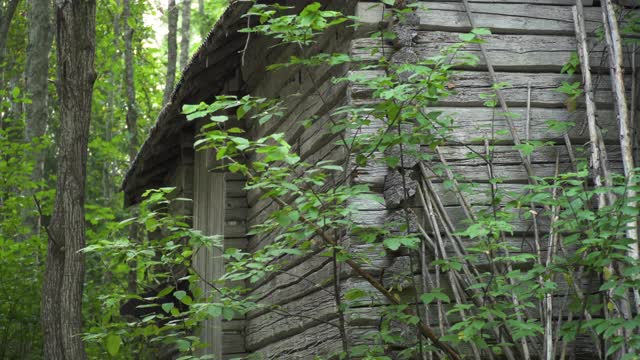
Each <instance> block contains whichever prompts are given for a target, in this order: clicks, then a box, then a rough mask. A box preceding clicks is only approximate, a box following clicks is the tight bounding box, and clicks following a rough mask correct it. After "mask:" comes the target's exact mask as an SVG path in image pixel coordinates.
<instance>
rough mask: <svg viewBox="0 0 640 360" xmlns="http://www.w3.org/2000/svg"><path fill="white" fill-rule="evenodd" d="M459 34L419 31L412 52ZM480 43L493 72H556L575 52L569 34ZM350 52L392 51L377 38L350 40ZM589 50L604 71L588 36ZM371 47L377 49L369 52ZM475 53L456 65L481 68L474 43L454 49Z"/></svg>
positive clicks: (424, 55)
mask: <svg viewBox="0 0 640 360" xmlns="http://www.w3.org/2000/svg"><path fill="white" fill-rule="evenodd" d="M460 34H461V33H452V32H442V31H419V32H418V35H417V36H416V38H415V39H414V43H415V45H414V47H413V48H412V49H413V51H415V53H416V54H417V56H418V58H419V59H428V58H431V57H434V56H439V55H440V52H441V50H443V49H444V48H446V47H448V46H451V45H454V44H458V43H460V42H461V40H460V38H459V35H460ZM483 39H484V40H486V43H485V44H484V45H485V47H486V49H487V51H488V53H489V57H490V59H491V62H492V64H493V66H494V68H495V70H496V71H523V72H524V71H528V72H560V70H561V69H562V67H563V66H564V65H565V64H566V63H567V61H568V60H569V58H570V56H571V54H572V53H574V52H575V51H576V40H575V37H573V36H551V35H502V34H494V35H487V36H483ZM352 43H353V49H352V54H353V55H354V56H356V57H359V58H361V59H362V60H365V61H371V60H374V61H375V60H377V59H379V58H380V56H381V55H382V54H383V53H384V54H386V55H389V54H393V52H394V51H393V48H392V46H391V44H390V43H389V42H387V43H385V45H384V46H383V47H382V48H381V47H380V40H379V39H369V38H366V39H355V40H353V42H352ZM589 48H590V49H591V53H590V55H591V63H592V64H593V66H592V69H593V70H594V71H596V70H604V69H605V68H606V63H605V61H604V59H605V58H604V47H603V45H602V44H600V43H599V42H598V41H597V39H595V38H590V39H589ZM372 49H378V51H377V52H375V53H372V52H371V50H372ZM467 55H471V56H475V57H477V58H478V63H477V65H476V66H473V67H472V66H468V65H465V66H460V68H463V69H482V68H485V65H486V63H485V59H484V57H483V56H481V53H480V49H479V46H478V45H477V44H468V45H467V46H466V47H465V48H463V49H462V50H460V51H459V52H458V55H457V57H458V58H460V57H461V56H467Z"/></svg>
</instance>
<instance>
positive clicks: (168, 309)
mask: <svg viewBox="0 0 640 360" xmlns="http://www.w3.org/2000/svg"><path fill="white" fill-rule="evenodd" d="M171 309H173V303H171V302H169V303H164V304H162V310H164V312H166V313H170V312H171Z"/></svg>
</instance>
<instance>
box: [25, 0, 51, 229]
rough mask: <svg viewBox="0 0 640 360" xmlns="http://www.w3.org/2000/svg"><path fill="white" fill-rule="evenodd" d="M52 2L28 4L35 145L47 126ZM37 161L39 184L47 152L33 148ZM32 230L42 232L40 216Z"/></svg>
mask: <svg viewBox="0 0 640 360" xmlns="http://www.w3.org/2000/svg"><path fill="white" fill-rule="evenodd" d="M50 16H51V2H50V1H49V0H30V1H29V43H28V46H27V60H26V62H27V63H26V76H25V77H26V84H25V85H26V86H25V87H26V92H27V96H28V97H29V98H31V104H27V105H26V127H25V140H26V141H27V142H29V143H34V141H37V140H38V139H40V138H42V136H43V135H44V134H45V130H46V127H47V123H48V121H47V117H48V107H47V102H48V83H47V78H48V75H49V52H50V50H51V42H52V40H53V36H51V21H50ZM32 156H33V158H34V159H35V162H34V165H33V171H32V173H31V178H32V179H33V181H36V182H39V181H41V180H43V178H44V159H45V152H44V150H43V149H42V148H34V149H33V152H32ZM35 219H36V220H35V221H34V224H33V227H34V231H35V232H36V233H38V232H39V229H40V221H39V219H40V217H39V216H38V217H36V218H35Z"/></svg>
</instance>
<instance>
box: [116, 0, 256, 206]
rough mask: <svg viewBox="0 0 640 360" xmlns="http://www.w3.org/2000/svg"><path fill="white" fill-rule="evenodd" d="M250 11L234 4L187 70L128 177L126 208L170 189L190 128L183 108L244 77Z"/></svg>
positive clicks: (237, 1) (241, 3)
mask: <svg viewBox="0 0 640 360" xmlns="http://www.w3.org/2000/svg"><path fill="white" fill-rule="evenodd" d="M251 5H252V2H250V1H243V0H235V1H231V3H230V4H229V6H228V7H227V9H226V10H225V12H224V13H223V15H222V16H221V17H220V19H219V20H218V22H217V23H216V25H215V26H214V27H213V29H212V30H211V31H210V32H209V34H208V35H207V37H206V39H205V41H204V42H203V43H202V44H201V45H200V47H199V48H198V50H197V51H196V53H195V54H194V55H193V56H192V58H191V60H190V61H189V63H188V64H187V65H186V66H185V68H184V69H183V70H182V76H181V77H180V81H179V82H178V83H177V84H176V86H175V88H174V90H173V93H172V94H171V98H170V100H169V102H168V103H167V104H165V106H164V107H163V108H162V110H161V111H160V114H159V115H158V118H157V120H156V123H155V125H154V126H153V127H152V128H151V130H150V131H149V134H148V136H147V139H146V140H145V142H144V143H143V144H142V147H141V148H140V151H139V152H138V154H137V155H136V158H135V159H134V160H133V162H132V164H131V166H130V168H129V170H128V171H127V173H126V174H125V177H124V181H123V183H122V190H123V191H124V193H125V205H126V206H129V205H132V204H135V203H137V202H139V201H140V196H141V194H142V193H143V192H144V190H146V189H149V188H153V187H159V186H166V184H165V181H166V180H165V177H166V176H167V174H168V173H169V171H170V169H171V168H172V167H173V166H175V163H176V161H177V159H178V158H179V156H180V144H181V132H182V130H183V129H184V128H185V127H187V126H189V124H188V123H187V121H186V118H185V117H184V115H182V114H181V108H182V106H183V105H184V104H188V103H199V102H201V101H211V100H212V99H213V97H214V96H216V95H219V94H220V93H221V92H222V91H223V87H224V83H225V79H227V78H228V77H230V76H232V75H234V74H235V73H236V71H239V68H240V63H241V54H240V51H241V50H242V46H243V44H244V42H245V39H246V36H247V35H246V34H243V33H239V32H238V30H239V29H241V28H243V27H245V26H246V22H245V21H241V20H242V15H243V14H245V13H246V12H247V11H248V9H249V8H250V7H251ZM187 84H188V85H189V86H186V85H187Z"/></svg>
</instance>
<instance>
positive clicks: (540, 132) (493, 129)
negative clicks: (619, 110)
mask: <svg viewBox="0 0 640 360" xmlns="http://www.w3.org/2000/svg"><path fill="white" fill-rule="evenodd" d="M426 110H427V112H429V113H430V112H441V113H442V114H441V117H443V116H450V117H451V122H452V126H451V130H450V131H449V133H448V134H447V135H446V139H447V140H448V141H450V142H452V143H453V144H456V143H458V144H459V143H462V144H484V139H490V140H491V139H493V140H494V141H496V142H502V143H512V142H511V136H510V134H508V131H507V130H508V129H507V127H506V124H505V120H504V118H503V117H502V116H501V115H500V111H499V110H497V109H493V108H486V107H479V108H447V107H430V108H428V109H426ZM509 110H510V112H511V113H512V114H513V123H514V125H515V127H516V129H517V130H518V135H519V136H520V138H521V139H524V138H525V133H524V131H525V118H526V108H519V107H518V108H511V109H509ZM596 115H597V119H598V125H599V126H600V127H601V128H603V129H604V130H603V132H604V134H603V137H604V140H605V142H607V143H615V142H616V141H617V139H618V135H617V132H616V130H617V125H616V120H615V114H614V113H613V112H612V111H611V110H608V109H603V110H599V111H598V112H597V114H596ZM530 118H531V121H530V128H531V132H530V139H531V140H540V141H557V142H559V143H561V142H563V135H564V133H563V132H561V131H558V130H555V129H551V128H549V120H555V121H557V122H564V123H568V125H570V124H575V125H574V126H573V127H572V128H570V129H569V130H568V131H567V133H568V135H569V136H570V137H571V139H572V140H573V141H574V144H576V145H577V144H584V143H586V142H587V141H588V134H587V133H586V131H585V130H584V129H585V128H584V126H585V113H584V111H583V110H577V111H575V112H573V113H569V112H568V111H566V110H564V109H546V108H532V109H531V116H530ZM383 125H384V124H383V123H381V122H380V121H379V120H372V122H371V125H370V126H368V127H366V128H363V129H362V130H361V133H363V134H371V133H375V132H376V131H378V130H379V129H380V127H381V126H383Z"/></svg>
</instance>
